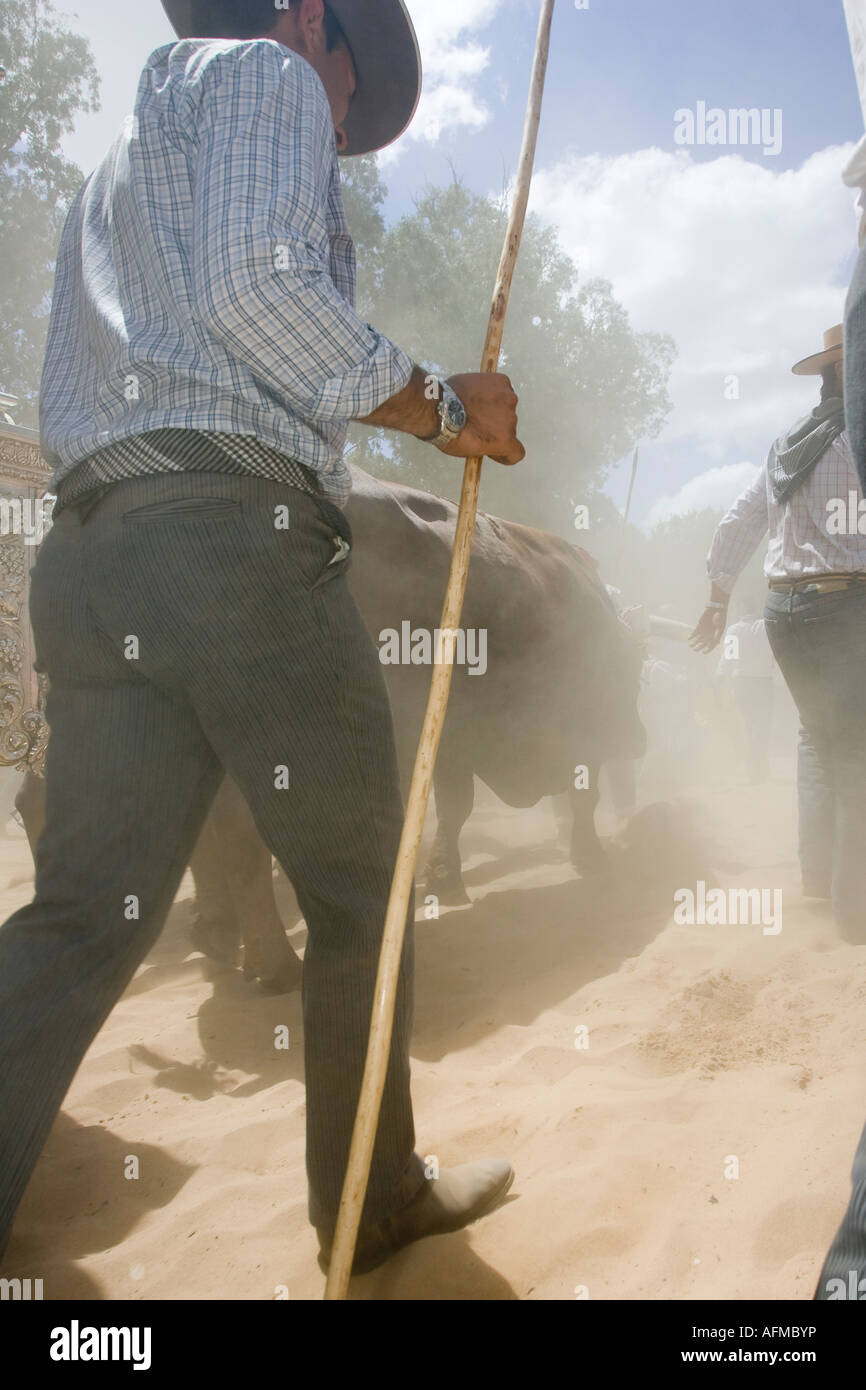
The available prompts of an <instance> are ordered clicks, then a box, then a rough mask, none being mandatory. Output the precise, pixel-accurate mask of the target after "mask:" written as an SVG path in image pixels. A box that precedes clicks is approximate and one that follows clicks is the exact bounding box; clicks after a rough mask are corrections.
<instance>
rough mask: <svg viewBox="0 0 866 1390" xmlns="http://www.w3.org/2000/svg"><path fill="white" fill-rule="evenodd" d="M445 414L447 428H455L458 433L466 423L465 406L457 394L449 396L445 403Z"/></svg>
mask: <svg viewBox="0 0 866 1390" xmlns="http://www.w3.org/2000/svg"><path fill="white" fill-rule="evenodd" d="M445 415H446V418H447V421H448V428H449V429H452V430H457V431H458V433H459V432H460V430H462V429H463V427H464V425H465V424H466V407H465V406H464V404H463V402H462V401H461V399H460V397H459V396H457V395H453V396H449V397H448V400H447V401H446V404H445Z"/></svg>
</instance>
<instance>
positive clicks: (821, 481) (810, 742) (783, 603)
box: [691, 324, 866, 943]
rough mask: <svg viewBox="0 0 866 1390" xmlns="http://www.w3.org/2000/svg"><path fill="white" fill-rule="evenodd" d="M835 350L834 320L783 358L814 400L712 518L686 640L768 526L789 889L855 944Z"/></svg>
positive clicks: (855, 781)
mask: <svg viewBox="0 0 866 1390" xmlns="http://www.w3.org/2000/svg"><path fill="white" fill-rule="evenodd" d="M842 359H843V347H842V325H841V324H836V325H835V326H834V327H833V328H830V329H828V330H827V332H826V333H825V334H824V347H823V350H822V351H820V352H816V353H813V354H812V355H811V356H809V357H805V358H803V359H802V361H800V362H797V363H796V365H795V366H794V367H793V368H792V370H793V372H794V373H795V374H796V375H797V376H820V377H821V380H822V389H821V401H820V403H819V404H818V405H816V406H815V408H814V409H813V410H811V411H810V412H809V414H808V415H806V416H805V417H804V418H803V419H801V420H798V421H797V423H796V424H795V425H793V426H792V428H791V429H790V430H789V431H788V432H787V433H786V434H783V435H781V436H780V437H779V438H778V439H777V440H776V442H775V443H774V445H773V447H772V449H771V450H770V453H769V456H768V458H767V462H766V464H765V465H764V468H763V469H762V470H761V473H760V474H759V476H758V477H757V478H756V480H755V482H754V483H752V484H751V486H750V487H748V488H747V489H746V490H745V492H744V493H743V494H742V496H740V497H738V498H737V500H736V502H735V503H734V505H733V506H732V507H731V509H730V511H729V512H728V513H727V515H726V516H724V517H723V518H722V520H721V522H720V523H719V526H718V529H717V531H716V534H715V537H714V539H713V543H712V547H711V549H710V554H709V558H708V560H707V570H708V573H709V578H710V583H711V592H710V602H709V604H708V605H707V608H706V609H705V610H704V612H703V614H702V615H701V618H700V621H699V622H698V625H697V627H696V628H695V631H694V633H693V634H692V638H691V644H692V646H693V647H694V648H695V649H696V650H697V651H704V652H707V651H711V650H712V649H713V647H715V646H716V644H717V643H718V641H719V639H720V637H721V635H722V633H723V632H724V629H725V618H726V614H727V606H728V599H729V597H730V593H731V590H732V589H733V587H734V584H735V582H736V580H737V577H738V575H739V574H740V573H741V571H742V570H743V569H744V567H745V565H746V564H747V562H748V560H749V559H750V557H751V556H752V554H753V553H754V551H755V549H756V548H757V546H758V544H759V542H760V541H761V539H762V537H763V536H764V535H766V533H767V531H768V530H769V545H768V549H767V556H766V559H765V562H764V573H765V575H766V576H767V579H768V581H769V593H768V595H767V604H766V608H765V611H764V623H765V626H766V631H767V636H768V638H769V640H770V646H771V647H772V649H773V653H774V655H775V657H776V660H777V661H778V663H779V666H780V667H781V670H782V674H783V676H784V677H785V680H786V682H787V684H788V687H789V689H790V691H791V694H792V696H793V697H794V701H795V703H796V705H797V709H798V710H799V713H800V722H801V728H800V744H799V753H798V793H799V811H800V835H799V844H800V865H801V868H802V873H803V892H804V894H805V895H806V896H807V897H812V898H828V899H830V898H832V901H833V908H834V912H835V916H836V920H837V922H838V925H839V928H840V930H841V932H842V935H843V936H844V937H845V938H846V939H847V940H848V941H851V942H864V943H866V854H864V853H863V847H864V845H866V705H864V701H863V689H864V685H866V515H864V513H866V505H864V504H862V501H861V494H860V484H859V480H858V477H857V470H856V468H855V466H854V461H853V458H852V455H851V449H850V447H849V444H848V437H847V434H846V433H845V410H844V404H843V391H844V388H843V382H844V368H843V360H842ZM861 523H862V526H861Z"/></svg>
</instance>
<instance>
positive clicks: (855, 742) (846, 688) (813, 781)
mask: <svg viewBox="0 0 866 1390" xmlns="http://www.w3.org/2000/svg"><path fill="white" fill-rule="evenodd" d="M764 620H765V623H766V628H767V637H768V638H769V641H770V645H771V647H772V648H773V653H774V655H775V657H776V660H777V661H778V663H779V666H780V668H781V671H782V674H783V676H784V677H785V680H786V682H787V684H788V688H789V690H790V691H791V694H792V696H793V697H794V702H795V704H796V706H797V709H798V710H799V713H800V726H801V727H800V747H799V757H798V769H797V786H798V797H799V811H800V836H799V839H800V864H801V868H802V871H803V888H804V891H805V892H806V893H808V894H812V895H814V896H817V897H831V896H832V899H833V906H834V910H835V914H836V920H837V922H838V923H839V926H840V928H841V930H842V933H843V935H844V936H845V937H846V939H847V940H849V941H852V942H866V924H864V900H866V706H864V702H863V690H864V686H866V585H863V586H862V587H861V586H860V585H852V586H851V587H850V588H848V589H840V590H838V591H837V592H835V593H826V594H819V593H817V592H816V590H815V588H814V587H810V586H806V587H804V588H802V589H800V590H798V591H797V592H796V593H793V594H785V593H776V592H774V591H773V590H770V592H769V593H768V595H767V606H766V611H765V613H764Z"/></svg>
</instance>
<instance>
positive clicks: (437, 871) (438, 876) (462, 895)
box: [424, 864, 472, 907]
mask: <svg viewBox="0 0 866 1390" xmlns="http://www.w3.org/2000/svg"><path fill="white" fill-rule="evenodd" d="M426 877H427V881H426V883H425V885H424V887H425V891H426V892H427V893H428V894H431V893H432V894H433V895H434V896H435V897H437V898H438V899H439V901H440V903H441V904H442V906H443V907H465V906H466V904H467V903H470V902H471V901H472V899H471V898H470V896H469V894H468V893H467V892H466V888H465V886H464V883H463V879H462V877H461V876H460V874H459V873H458V874H455V873H454V871H453V869H449V868H448V867H447V866H446V865H445V864H437V865H430V866H429V867H428V869H427V876H426Z"/></svg>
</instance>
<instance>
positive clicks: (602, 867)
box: [571, 850, 610, 878]
mask: <svg viewBox="0 0 866 1390" xmlns="http://www.w3.org/2000/svg"><path fill="white" fill-rule="evenodd" d="M571 862H572V864H573V866H574V869H575V872H576V873H578V874H580V876H581V878H601V877H602V875H604V874H606V873H609V872H610V864H609V863H608V859H607V856H606V854H605V853H604V851H603V850H599V851H598V853H597V854H595V853H593V854H584V855H581V856H580V857H579V858H576V857H575V856H574V855H572V860H571Z"/></svg>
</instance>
